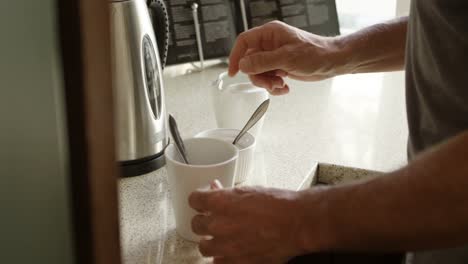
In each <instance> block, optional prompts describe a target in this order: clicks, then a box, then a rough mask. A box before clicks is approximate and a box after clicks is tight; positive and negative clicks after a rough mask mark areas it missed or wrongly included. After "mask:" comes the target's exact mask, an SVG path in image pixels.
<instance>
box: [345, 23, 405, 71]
mask: <svg viewBox="0 0 468 264" xmlns="http://www.w3.org/2000/svg"><path fill="white" fill-rule="evenodd" d="M407 23H408V18H407V17H401V18H397V19H394V20H391V21H388V22H385V23H380V24H376V25H373V26H370V27H368V28H364V29H362V30H360V31H357V32H355V33H352V34H349V35H344V36H341V37H338V38H337V39H336V41H337V43H338V44H339V46H340V47H341V49H342V50H343V56H342V57H343V62H342V64H343V67H342V68H341V69H342V73H345V74H346V73H365V72H382V71H397V70H402V69H403V68H404V60H405V46H406V28H407Z"/></svg>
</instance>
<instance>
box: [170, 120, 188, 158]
mask: <svg viewBox="0 0 468 264" xmlns="http://www.w3.org/2000/svg"><path fill="white" fill-rule="evenodd" d="M169 130H170V131H171V136H172V138H173V139H174V142H175V146H176V149H177V151H178V152H179V154H180V156H181V157H182V160H183V161H184V162H185V163H186V164H189V162H188V158H187V152H185V146H184V141H182V138H181V137H180V133H179V129H178V128H177V123H176V121H175V119H174V117H172V116H171V115H169Z"/></svg>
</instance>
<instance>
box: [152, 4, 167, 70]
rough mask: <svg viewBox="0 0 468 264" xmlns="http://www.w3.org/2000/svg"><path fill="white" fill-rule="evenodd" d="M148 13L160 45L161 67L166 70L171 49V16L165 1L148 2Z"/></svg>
mask: <svg viewBox="0 0 468 264" xmlns="http://www.w3.org/2000/svg"><path fill="white" fill-rule="evenodd" d="M148 12H149V14H150V17H151V23H152V24H153V29H154V35H155V36H156V42H157V44H158V52H159V57H160V58H161V67H162V69H164V67H165V66H166V61H167V51H168V49H169V15H168V13H167V9H166V5H165V4H164V2H163V0H150V1H148Z"/></svg>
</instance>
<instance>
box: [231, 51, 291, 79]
mask: <svg viewBox="0 0 468 264" xmlns="http://www.w3.org/2000/svg"><path fill="white" fill-rule="evenodd" d="M285 58H287V54H286V53H285V49H283V48H279V49H276V50H272V51H260V52H255V53H253V54H250V55H247V56H244V57H243V58H242V59H241V60H240V61H239V69H240V70H241V71H242V72H243V73H246V74H249V75H253V74H260V73H265V72H269V71H274V70H278V69H279V70H283V69H284V68H285V67H286V66H287V65H286V60H285ZM283 72H284V70H283Z"/></svg>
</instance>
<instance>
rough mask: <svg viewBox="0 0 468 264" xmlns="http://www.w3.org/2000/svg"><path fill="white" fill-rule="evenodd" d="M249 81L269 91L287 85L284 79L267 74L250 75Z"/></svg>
mask: <svg viewBox="0 0 468 264" xmlns="http://www.w3.org/2000/svg"><path fill="white" fill-rule="evenodd" d="M249 79H250V81H251V82H252V83H253V84H254V85H255V86H258V87H262V88H266V89H268V90H269V91H270V90H273V89H276V88H283V87H284V85H285V83H284V80H283V78H281V77H278V76H270V75H267V74H257V75H249Z"/></svg>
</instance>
